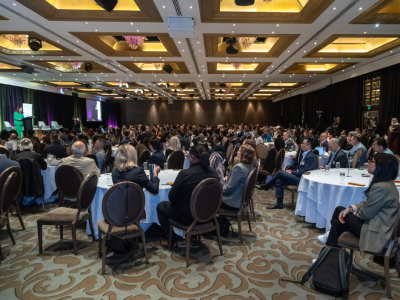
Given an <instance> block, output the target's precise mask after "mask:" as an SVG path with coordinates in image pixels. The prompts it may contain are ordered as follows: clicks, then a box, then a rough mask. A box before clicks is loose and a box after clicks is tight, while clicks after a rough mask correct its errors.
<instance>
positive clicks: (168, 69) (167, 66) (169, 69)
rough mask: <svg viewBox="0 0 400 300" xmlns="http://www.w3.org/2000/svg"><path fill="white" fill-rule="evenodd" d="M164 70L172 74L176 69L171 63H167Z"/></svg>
mask: <svg viewBox="0 0 400 300" xmlns="http://www.w3.org/2000/svg"><path fill="white" fill-rule="evenodd" d="M163 70H164V71H165V72H167V73H168V74H171V73H172V71H173V70H174V69H172V67H171V66H170V65H169V64H165V65H164V68H163Z"/></svg>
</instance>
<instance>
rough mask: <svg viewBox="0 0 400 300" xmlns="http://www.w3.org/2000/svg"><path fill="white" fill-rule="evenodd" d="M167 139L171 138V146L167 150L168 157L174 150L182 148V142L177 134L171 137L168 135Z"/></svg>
mask: <svg viewBox="0 0 400 300" xmlns="http://www.w3.org/2000/svg"><path fill="white" fill-rule="evenodd" d="M166 139H169V146H168V149H167V150H166V151H165V157H166V158H168V156H169V155H170V154H171V153H172V152H174V151H179V150H181V142H180V141H179V139H178V137H177V136H173V137H171V138H168V137H167V138H166ZM161 167H163V166H161Z"/></svg>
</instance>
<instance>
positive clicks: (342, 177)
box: [340, 172, 346, 185]
mask: <svg viewBox="0 0 400 300" xmlns="http://www.w3.org/2000/svg"><path fill="white" fill-rule="evenodd" d="M345 182H346V174H345V172H340V184H341V185H344V184H345Z"/></svg>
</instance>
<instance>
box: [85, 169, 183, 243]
mask: <svg viewBox="0 0 400 300" xmlns="http://www.w3.org/2000/svg"><path fill="white" fill-rule="evenodd" d="M145 172H146V174H147V175H148V174H149V171H147V170H146V171H145ZM179 172H180V171H174V170H165V171H161V172H160V173H159V174H158V178H159V179H160V186H159V191H158V194H157V195H154V194H151V193H150V192H148V191H147V190H146V189H143V192H144V195H145V205H144V210H145V212H146V219H145V220H141V221H140V226H141V227H142V229H143V230H144V231H146V230H147V229H148V228H149V227H150V226H151V224H153V223H157V224H159V222H158V216H157V209H156V208H157V205H158V203H160V202H162V201H169V200H168V194H169V191H170V190H171V186H170V185H167V184H166V183H167V182H174V181H175V179H176V177H177V176H178V173H179ZM110 187H111V186H108V184H107V174H102V175H101V176H100V178H99V182H98V184H97V190H96V194H95V196H94V199H93V202H92V220H93V227H94V233H95V237H96V238H97V237H98V227H97V222H98V221H100V220H101V219H104V217H103V211H102V203H103V197H104V195H105V194H106V193H107V191H108V189H109V188H110ZM86 233H88V234H90V227H89V222H87V224H86Z"/></svg>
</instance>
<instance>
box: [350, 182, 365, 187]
mask: <svg viewBox="0 0 400 300" xmlns="http://www.w3.org/2000/svg"><path fill="white" fill-rule="evenodd" d="M348 184H350V185H356V186H365V184H361V183H356V182H349V183H348Z"/></svg>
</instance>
